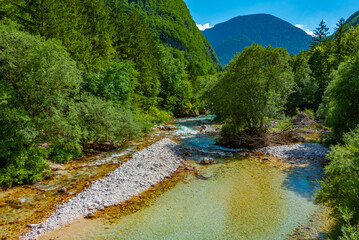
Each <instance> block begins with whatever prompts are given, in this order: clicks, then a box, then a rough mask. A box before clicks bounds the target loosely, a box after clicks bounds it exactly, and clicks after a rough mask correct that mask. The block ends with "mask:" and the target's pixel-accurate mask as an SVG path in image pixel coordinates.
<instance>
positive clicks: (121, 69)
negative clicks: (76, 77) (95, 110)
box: [83, 60, 138, 107]
mask: <svg viewBox="0 0 359 240" xmlns="http://www.w3.org/2000/svg"><path fill="white" fill-rule="evenodd" d="M137 76H138V72H137V71H136V70H135V69H134V66H133V63H131V62H122V61H119V60H117V61H115V62H113V63H112V64H111V65H110V66H109V67H108V68H106V69H104V70H102V71H101V72H99V73H90V74H88V75H87V76H86V77H85V81H84V83H83V87H84V89H85V90H86V91H87V92H89V93H91V94H92V95H95V96H97V97H99V98H101V99H104V100H107V101H111V102H114V103H116V104H121V105H122V106H124V107H125V106H128V105H131V104H132V103H133V98H134V90H135V87H136V85H137Z"/></svg>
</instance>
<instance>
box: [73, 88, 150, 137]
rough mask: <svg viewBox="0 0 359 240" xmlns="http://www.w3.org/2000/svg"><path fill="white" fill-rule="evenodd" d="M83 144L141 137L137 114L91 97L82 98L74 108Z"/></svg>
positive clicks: (139, 118) (139, 121)
mask: <svg viewBox="0 0 359 240" xmlns="http://www.w3.org/2000/svg"><path fill="white" fill-rule="evenodd" d="M76 112H77V113H78V114H79V119H80V120H79V121H80V123H79V125H80V126H81V128H82V132H83V136H82V138H83V139H82V141H83V142H89V141H94V142H103V141H112V142H121V141H123V140H126V139H134V138H136V137H139V136H141V132H142V130H143V128H144V123H143V120H142V118H141V116H140V114H139V113H136V110H135V109H133V110H132V111H131V110H130V109H124V108H121V107H120V106H119V105H117V104H114V103H113V102H111V101H105V100H101V99H100V98H98V97H95V96H92V95H84V96H82V101H81V102H79V103H78V104H77V106H76Z"/></svg>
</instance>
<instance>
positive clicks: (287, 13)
mask: <svg viewBox="0 0 359 240" xmlns="http://www.w3.org/2000/svg"><path fill="white" fill-rule="evenodd" d="M184 1H185V3H186V4H187V6H188V8H189V10H190V12H191V15H192V17H193V19H194V21H195V22H196V23H197V26H198V27H199V28H200V29H201V30H203V29H206V28H210V27H213V26H214V25H215V24H217V23H221V22H225V21H227V20H229V19H231V18H233V17H237V16H243V15H248V14H255V13H268V14H272V15H274V16H276V17H279V18H281V19H283V20H285V21H287V22H289V23H291V24H293V25H295V26H297V27H299V28H302V29H303V30H304V31H306V32H307V33H308V34H311V33H312V31H313V30H314V29H315V28H316V27H318V24H319V23H320V21H321V20H322V19H324V20H325V21H326V22H327V25H328V27H329V28H330V31H331V32H333V29H334V27H335V24H336V23H337V22H338V20H339V19H340V18H341V17H343V18H344V19H347V18H348V17H350V15H352V14H353V13H355V12H356V11H359V0H339V1H338V0H337V1H332V0H326V1H324V0H319V1H316V0H300V1H299V0H291V1H283V0H272V1H268V0H252V1H250V0H249V1H248V0H246V1H244V0H184Z"/></svg>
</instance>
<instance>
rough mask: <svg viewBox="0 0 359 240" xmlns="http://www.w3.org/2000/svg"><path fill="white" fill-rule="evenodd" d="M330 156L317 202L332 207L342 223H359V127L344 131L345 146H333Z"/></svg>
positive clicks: (354, 224) (351, 224) (352, 224)
mask: <svg viewBox="0 0 359 240" xmlns="http://www.w3.org/2000/svg"><path fill="white" fill-rule="evenodd" d="M327 157H328V159H329V160H330V164H329V165H328V166H327V167H326V168H325V174H326V179H325V180H324V181H323V182H322V183H321V188H320V189H319V191H318V194H317V195H316V201H317V202H318V203H323V204H326V205H328V206H329V207H331V208H332V209H333V210H334V213H335V215H336V216H339V218H340V222H341V224H343V226H344V225H346V226H349V225H350V226H356V225H358V224H359V201H358V199H359V127H358V128H357V129H356V130H354V131H352V132H350V133H348V134H345V135H344V145H342V146H340V145H336V146H333V147H332V148H331V151H330V153H329V154H328V156H327ZM348 214H350V217H348ZM344 239H345V238H344Z"/></svg>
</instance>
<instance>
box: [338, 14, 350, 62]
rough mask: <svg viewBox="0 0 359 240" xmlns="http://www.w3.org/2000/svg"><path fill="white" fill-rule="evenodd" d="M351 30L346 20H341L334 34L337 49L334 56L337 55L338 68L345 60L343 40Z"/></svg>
mask: <svg viewBox="0 0 359 240" xmlns="http://www.w3.org/2000/svg"><path fill="white" fill-rule="evenodd" d="M348 30H349V26H348V24H347V23H346V22H345V20H344V18H341V19H340V20H339V21H338V23H337V24H336V27H335V32H334V42H335V49H334V54H335V55H336V65H337V66H338V65H339V63H340V62H341V61H342V60H343V54H342V49H343V45H344V44H343V38H344V34H345V33H346V32H347V31H348Z"/></svg>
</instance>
